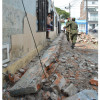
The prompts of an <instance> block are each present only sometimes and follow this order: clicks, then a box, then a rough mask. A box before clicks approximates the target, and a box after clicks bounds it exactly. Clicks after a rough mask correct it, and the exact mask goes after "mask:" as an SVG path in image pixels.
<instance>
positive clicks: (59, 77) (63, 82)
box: [54, 73, 66, 89]
mask: <svg viewBox="0 0 100 100" xmlns="http://www.w3.org/2000/svg"><path fill="white" fill-rule="evenodd" d="M56 76H57V77H56V80H55V81H54V85H57V86H58V87H59V89H61V88H62V87H64V86H65V85H66V80H65V78H64V77H63V76H62V75H61V74H59V73H56Z"/></svg>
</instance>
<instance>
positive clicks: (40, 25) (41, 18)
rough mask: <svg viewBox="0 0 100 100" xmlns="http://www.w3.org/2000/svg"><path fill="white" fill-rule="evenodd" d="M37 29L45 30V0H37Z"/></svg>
mask: <svg viewBox="0 0 100 100" xmlns="http://www.w3.org/2000/svg"><path fill="white" fill-rule="evenodd" d="M36 10H37V31H46V22H47V21H46V20H47V14H48V2H47V0H37V9H36Z"/></svg>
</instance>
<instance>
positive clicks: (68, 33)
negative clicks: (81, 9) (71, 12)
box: [65, 18, 70, 41]
mask: <svg viewBox="0 0 100 100" xmlns="http://www.w3.org/2000/svg"><path fill="white" fill-rule="evenodd" d="M69 22H70V18H68V19H67V23H66V27H65V28H66V37H67V41H69V40H70V26H69V25H68V24H69Z"/></svg>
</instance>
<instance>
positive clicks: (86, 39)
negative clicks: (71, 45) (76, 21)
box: [78, 33, 98, 44]
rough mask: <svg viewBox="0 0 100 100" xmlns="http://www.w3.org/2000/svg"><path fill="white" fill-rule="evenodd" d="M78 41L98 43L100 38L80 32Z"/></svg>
mask: <svg viewBox="0 0 100 100" xmlns="http://www.w3.org/2000/svg"><path fill="white" fill-rule="evenodd" d="M78 42H86V43H93V44H96V43H98V40H97V39H96V38H95V37H94V36H92V35H90V34H88V35H86V34H85V33H80V34H79V36H78Z"/></svg>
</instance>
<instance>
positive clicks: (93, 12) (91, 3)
mask: <svg viewBox="0 0 100 100" xmlns="http://www.w3.org/2000/svg"><path fill="white" fill-rule="evenodd" d="M80 19H82V20H85V19H86V0H83V1H82V2H81V5H80ZM97 27H98V0H88V30H89V32H91V31H92V30H94V29H97Z"/></svg>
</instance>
